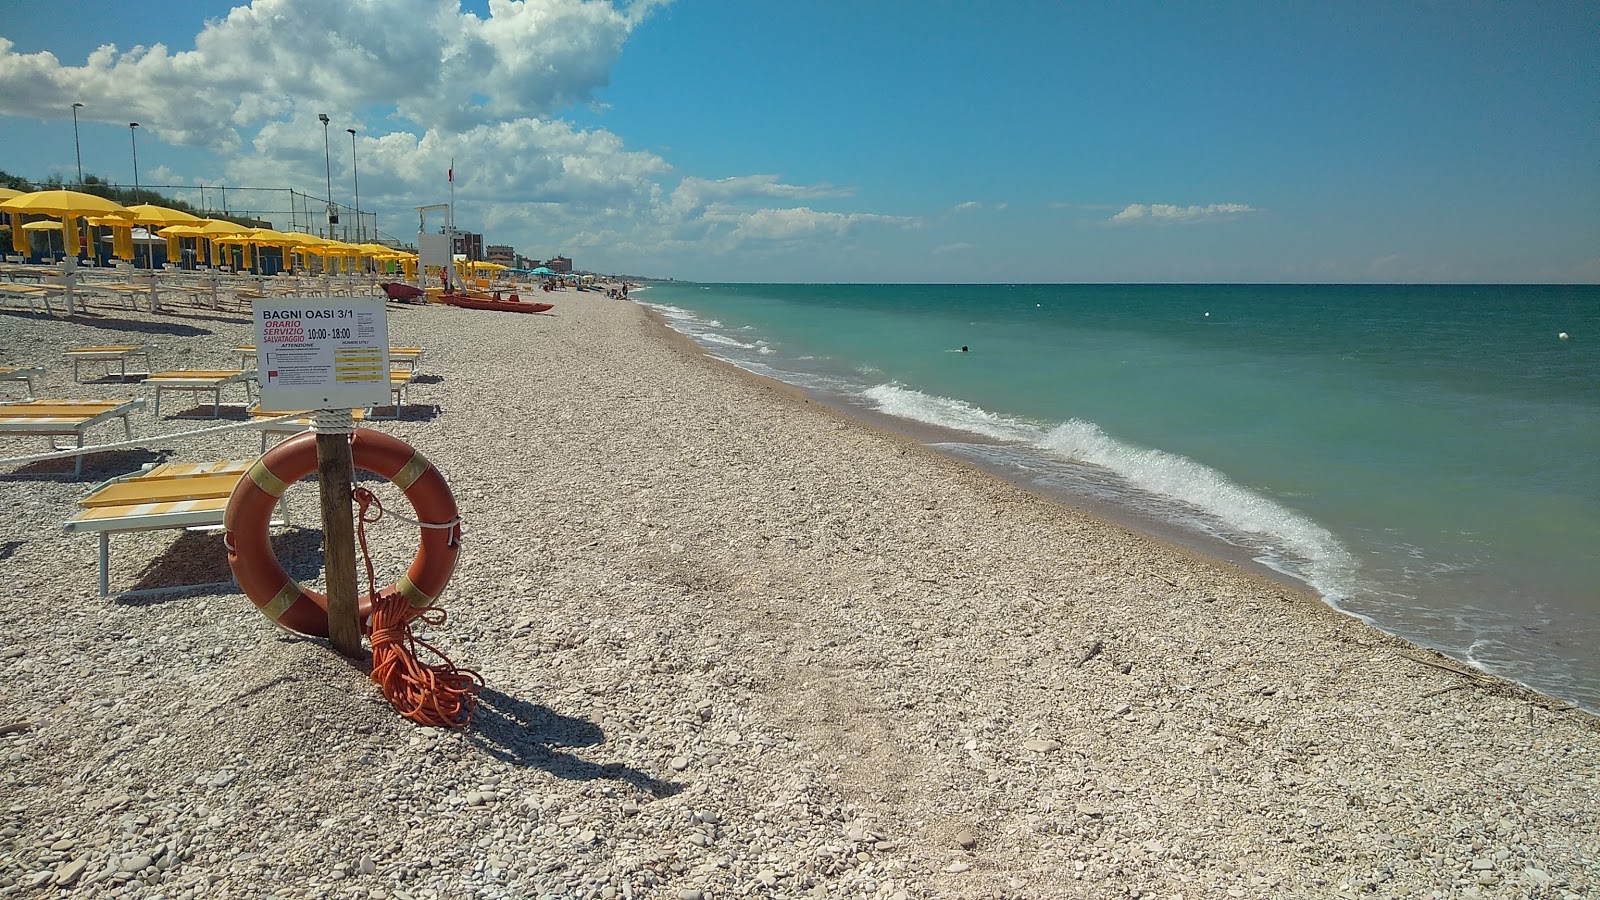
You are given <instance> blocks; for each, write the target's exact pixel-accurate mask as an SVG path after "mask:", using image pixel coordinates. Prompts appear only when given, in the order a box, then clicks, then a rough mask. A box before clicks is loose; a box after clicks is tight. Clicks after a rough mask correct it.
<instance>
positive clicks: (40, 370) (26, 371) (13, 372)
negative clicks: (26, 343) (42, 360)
mask: <svg viewBox="0 0 1600 900" xmlns="http://www.w3.org/2000/svg"><path fill="white" fill-rule="evenodd" d="M43 374H44V367H43V366H0V381H23V382H26V383H27V385H28V394H27V396H28V397H29V398H32V397H33V378H34V376H35V375H43Z"/></svg>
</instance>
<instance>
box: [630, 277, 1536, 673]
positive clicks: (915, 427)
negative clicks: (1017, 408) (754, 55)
mask: <svg viewBox="0 0 1600 900" xmlns="http://www.w3.org/2000/svg"><path fill="white" fill-rule="evenodd" d="M641 309H642V310H643V312H644V313H645V315H646V316H647V317H649V319H650V320H651V321H652V322H653V323H655V325H656V327H657V328H658V329H659V330H660V331H661V334H662V338H663V339H664V340H666V341H668V342H670V343H672V344H674V345H676V346H677V347H678V348H679V349H680V350H681V351H682V352H684V353H688V354H691V355H694V356H699V357H701V358H703V359H704V360H705V361H706V362H709V363H711V364H713V365H717V366H723V367H726V368H727V369H729V370H730V371H732V372H733V373H735V374H736V375H738V376H739V377H742V378H746V379H749V380H751V381H753V382H755V383H757V384H760V385H763V386H765V387H767V388H768V389H771V390H774V391H777V392H779V393H780V394H783V395H787V396H788V398H789V400H790V402H794V403H801V404H815V405H816V406H817V407H819V408H821V409H823V410H826V411H827V412H828V413H830V414H833V415H836V416H838V417H840V418H842V419H844V420H845V421H847V422H849V423H851V424H852V425H856V426H859V427H863V428H868V429H871V430H873V431H875V432H878V433H879V434H881V435H883V436H885V437H887V438H890V439H894V440H901V441H906V442H908V444H909V446H914V447H916V448H917V449H918V450H921V451H923V452H926V453H928V454H930V455H931V456H933V457H935V458H937V459H939V460H942V461H945V462H948V463H954V464H956V465H958V466H962V467H964V468H967V469H970V470H972V471H975V472H980V473H983V474H984V475H986V476H988V477H990V478H994V479H996V480H999V481H1002V482H1005V483H1006V484H1008V485H1010V486H1012V487H1014V488H1016V489H1017V490H1019V491H1022V492H1024V493H1026V494H1028V495H1029V496H1032V497H1036V498H1038V499H1040V500H1042V501H1044V502H1046V503H1052V504H1055V505H1057V506H1059V507H1061V508H1062V509H1063V510H1066V511H1069V512H1071V513H1073V514H1075V515H1082V516H1087V517H1089V518H1090V519H1092V520H1094V521H1096V522H1098V523H1099V524H1100V525H1102V526H1104V527H1106V528H1112V529H1120V530H1123V531H1126V532H1127V533H1129V534H1131V535H1136V536H1137V537H1139V538H1142V539H1145V540H1150V541H1154V542H1156V543H1159V544H1162V545H1164V546H1165V547H1166V548H1167V549H1169V550H1173V551H1181V552H1184V553H1188V554H1192V555H1193V556H1194V558H1195V560H1196V562H1197V563H1200V564H1204V565H1208V566H1219V567H1230V568H1232V569H1235V570H1237V571H1238V572H1239V573H1240V574H1242V575H1245V576H1248V577H1252V578H1257V579H1261V580H1262V581H1264V582H1266V583H1268V584H1270V585H1272V586H1273V587H1275V588H1276V589H1277V590H1280V591H1284V592H1288V593H1294V594H1297V595H1299V596H1298V598H1297V599H1298V600H1301V601H1304V602H1307V603H1311V604H1314V605H1315V606H1319V607H1322V608H1323V609H1326V610H1327V611H1328V612H1330V613H1333V614H1335V615H1338V616H1340V617H1343V618H1348V619H1351V620H1354V621H1356V622H1360V623H1361V624H1363V625H1366V626H1367V627H1370V628H1373V630H1375V631H1378V632H1379V633H1381V634H1383V635H1385V636H1387V637H1397V638H1400V639H1401V640H1407V639H1406V638H1404V637H1401V636H1399V635H1392V634H1389V633H1388V632H1385V631H1383V630H1382V629H1379V628H1377V627H1376V626H1373V625H1370V624H1369V623H1367V622H1366V621H1365V620H1363V619H1362V618H1361V617H1360V616H1357V615H1355V614H1354V613H1349V612H1346V611H1344V610H1342V609H1339V608H1337V607H1335V606H1333V605H1332V604H1330V603H1328V601H1327V600H1325V599H1324V598H1323V597H1322V596H1320V595H1319V594H1317V593H1316V591H1315V590H1314V589H1312V588H1311V586H1310V585H1307V584H1306V583H1305V582H1304V581H1301V580H1300V579H1298V578H1296V577H1294V576H1293V575H1289V574H1286V573H1284V572H1281V571H1278V570H1277V569H1273V568H1272V567H1270V566H1267V565H1263V564H1261V563H1258V562H1256V561H1255V560H1253V559H1251V558H1250V557H1249V556H1248V555H1247V554H1246V552H1245V551H1244V550H1243V549H1242V548H1239V547H1235V546H1234V545H1232V544H1228V543H1226V542H1224V541H1221V540H1218V539H1209V538H1207V537H1205V536H1204V535H1200V534H1195V533H1191V532H1186V531H1183V530H1182V529H1180V528H1178V527H1177V526H1171V525H1165V524H1164V523H1162V522H1160V521H1159V520H1156V519H1153V518H1149V517H1141V516H1139V515H1138V514H1137V513H1134V512H1130V511H1127V510H1123V509H1120V508H1119V507H1116V506H1114V505H1112V504H1110V503H1106V502H1103V501H1096V500H1095V499H1094V498H1092V497H1088V496H1084V495H1080V494H1075V493H1071V492H1069V491H1065V490H1061V491H1048V490H1042V489H1039V488H1037V487H1034V486H1031V485H1028V484H1023V483H1022V482H1020V481H1017V480H1016V479H1013V478H1008V477H1006V475H1005V473H1004V472H1003V471H1001V470H1000V468H999V467H998V466H989V465H985V464H983V463H982V462H980V461H978V460H973V459H968V458H966V457H962V456H959V455H956V454H953V453H947V452H944V451H943V450H941V449H940V448H939V447H938V446H936V444H937V443H939V442H941V441H960V442H965V443H999V442H998V441H995V440H994V439H992V438H987V437H984V436H982V435H977V434H972V433H969V432H964V431H957V430H954V429H949V428H941V427H940V426H937V425H932V424H929V423H926V422H913V421H910V420H906V419H900V418H897V417H895V416H891V415H887V414H885V413H879V412H876V411H874V410H871V409H868V408H866V407H863V406H858V405H854V404H851V403H849V402H848V401H846V400H844V399H842V398H837V397H829V396H823V395H821V394H818V393H813V392H811V391H808V390H806V389H805V388H803V387H800V386H798V385H793V384H790V383H788V382H786V381H783V380H781V379H778V378H773V377H771V376H769V375H762V374H761V373H759V372H752V371H750V370H749V369H746V368H744V367H742V366H739V365H737V364H735V363H732V362H729V361H728V360H725V359H723V358H721V357H719V356H717V355H716V354H715V353H714V352H712V351H711V350H709V349H708V348H706V347H704V346H702V345H701V344H700V343H698V342H696V341H695V339H694V338H692V337H690V336H689V335H686V334H684V333H683V332H681V331H678V330H677V329H675V328H673V327H672V325H671V324H670V323H668V322H667V320H666V318H665V317H664V316H662V315H661V314H660V313H659V312H657V311H656V310H654V309H652V308H649V307H641ZM1230 551H1231V552H1230ZM1407 643H1411V642H1410V641H1409V640H1407ZM1418 649H1419V650H1422V651H1424V652H1434V651H1433V650H1432V649H1431V648H1424V647H1420V646H1418ZM1462 665H1467V664H1466V663H1462ZM1474 668H1475V667H1474ZM1482 674H1483V675H1484V677H1486V678H1494V679H1496V680H1498V681H1503V682H1505V683H1506V684H1507V685H1511V686H1513V687H1515V688H1517V689H1519V690H1525V691H1528V692H1529V693H1532V694H1538V693H1539V692H1538V691H1537V690H1535V689H1533V688H1529V687H1526V686H1525V685H1521V684H1517V683H1516V682H1513V681H1511V680H1510V679H1505V678H1500V677H1499V676H1496V675H1493V674H1491V673H1489V672H1483V673H1482ZM1541 696H1542V695H1541ZM1549 699H1550V700H1551V701H1553V702H1556V703H1567V701H1565V700H1561V699H1560V698H1557V697H1552V698H1549Z"/></svg>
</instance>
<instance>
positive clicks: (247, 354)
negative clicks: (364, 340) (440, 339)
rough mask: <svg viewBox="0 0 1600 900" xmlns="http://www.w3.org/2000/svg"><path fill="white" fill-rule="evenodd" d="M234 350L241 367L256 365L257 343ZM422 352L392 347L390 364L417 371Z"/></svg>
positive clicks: (414, 348)
mask: <svg viewBox="0 0 1600 900" xmlns="http://www.w3.org/2000/svg"><path fill="white" fill-rule="evenodd" d="M233 352H235V353H237V354H239V368H241V369H243V368H247V367H250V366H253V365H255V362H256V345H255V344H240V345H239V346H237V347H234V348H233ZM422 354H423V349H422V348H421V347H390V348H389V366H390V368H395V369H398V368H401V367H404V368H405V369H407V370H408V371H410V372H412V373H415V372H416V371H417V367H418V364H419V363H420V362H421V361H422Z"/></svg>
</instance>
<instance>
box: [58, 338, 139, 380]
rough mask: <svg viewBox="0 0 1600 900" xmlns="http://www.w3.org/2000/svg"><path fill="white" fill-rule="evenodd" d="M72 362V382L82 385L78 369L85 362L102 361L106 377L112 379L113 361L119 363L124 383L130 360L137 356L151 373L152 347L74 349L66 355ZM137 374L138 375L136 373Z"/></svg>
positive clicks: (128, 346)
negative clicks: (104, 365)
mask: <svg viewBox="0 0 1600 900" xmlns="http://www.w3.org/2000/svg"><path fill="white" fill-rule="evenodd" d="M64 355H65V356H66V358H67V359H70V360H72V380H73V381H76V382H78V383H80V384H82V383H83V378H82V377H81V376H80V375H79V372H78V367H79V366H80V365H82V364H83V363H85V362H92V361H96V360H98V361H101V362H104V363H105V364H106V377H107V378H110V377H111V361H112V360H116V362H117V376H118V377H119V378H121V379H122V380H123V381H127V380H128V360H129V359H130V358H132V357H135V356H143V357H144V370H145V372H149V371H150V345H149V344H117V345H114V346H106V347H73V348H71V349H70V350H67V351H66V352H65V354H64ZM135 374H137V373H135Z"/></svg>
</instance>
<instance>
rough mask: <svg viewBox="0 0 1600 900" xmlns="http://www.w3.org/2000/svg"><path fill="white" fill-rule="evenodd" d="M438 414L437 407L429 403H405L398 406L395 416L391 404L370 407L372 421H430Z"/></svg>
mask: <svg viewBox="0 0 1600 900" xmlns="http://www.w3.org/2000/svg"><path fill="white" fill-rule="evenodd" d="M438 416H439V407H438V406H437V405H436V404H429V403H407V404H406V405H405V406H402V407H400V415H399V416H398V417H397V416H396V415H395V413H394V407H392V406H375V407H373V408H372V421H374V422H430V421H432V420H434V419H436V418H438Z"/></svg>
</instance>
